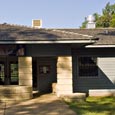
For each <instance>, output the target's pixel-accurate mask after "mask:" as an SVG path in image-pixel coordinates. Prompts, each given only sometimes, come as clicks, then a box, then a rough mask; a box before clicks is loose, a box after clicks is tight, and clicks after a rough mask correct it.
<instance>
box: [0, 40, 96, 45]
mask: <svg viewBox="0 0 115 115" xmlns="http://www.w3.org/2000/svg"><path fill="white" fill-rule="evenodd" d="M95 42H96V41H95V40H66V41H65V40H60V41H59V40H57V41H47V40H44V41H43V40H42V41H32V40H29V41H27V40H26V41H24V40H17V41H12V40H9V41H8V40H7V41H0V44H80V43H81V44H82V43H85V44H89V43H95Z"/></svg>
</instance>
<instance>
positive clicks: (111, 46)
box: [85, 45, 115, 48]
mask: <svg viewBox="0 0 115 115" xmlns="http://www.w3.org/2000/svg"><path fill="white" fill-rule="evenodd" d="M85 47H86V48H114V47H115V45H87V46H85Z"/></svg>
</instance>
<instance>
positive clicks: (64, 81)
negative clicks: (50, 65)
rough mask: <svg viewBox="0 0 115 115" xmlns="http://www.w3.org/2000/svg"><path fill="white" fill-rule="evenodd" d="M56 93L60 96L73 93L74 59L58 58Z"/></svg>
mask: <svg viewBox="0 0 115 115" xmlns="http://www.w3.org/2000/svg"><path fill="white" fill-rule="evenodd" d="M56 92H57V95H58V96H61V95H68V94H72V93H73V83H72V57H58V60H57V91H56Z"/></svg>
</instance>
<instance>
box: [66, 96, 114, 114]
mask: <svg viewBox="0 0 115 115" xmlns="http://www.w3.org/2000/svg"><path fill="white" fill-rule="evenodd" d="M68 104H69V106H70V108H71V109H73V110H74V111H75V112H76V114H78V115H115V97H88V98H87V100H86V102H68Z"/></svg>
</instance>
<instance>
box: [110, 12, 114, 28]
mask: <svg viewBox="0 0 115 115" xmlns="http://www.w3.org/2000/svg"><path fill="white" fill-rule="evenodd" d="M110 27H115V14H113V15H112V19H111V21H110Z"/></svg>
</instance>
